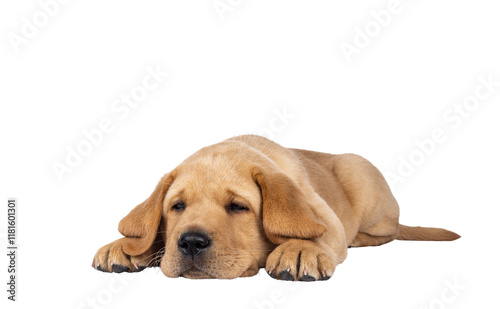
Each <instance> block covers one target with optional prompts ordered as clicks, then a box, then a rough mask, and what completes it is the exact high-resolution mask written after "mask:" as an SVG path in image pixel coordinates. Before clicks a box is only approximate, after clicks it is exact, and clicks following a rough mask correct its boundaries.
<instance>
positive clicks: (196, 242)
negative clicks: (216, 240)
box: [177, 232, 210, 258]
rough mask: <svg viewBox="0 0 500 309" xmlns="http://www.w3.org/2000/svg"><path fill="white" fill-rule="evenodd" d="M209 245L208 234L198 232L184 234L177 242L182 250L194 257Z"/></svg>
mask: <svg viewBox="0 0 500 309" xmlns="http://www.w3.org/2000/svg"><path fill="white" fill-rule="evenodd" d="M209 246H210V238H209V237H208V235H206V234H204V233H197V232H188V233H184V234H182V236H181V237H180V238H179V242H178V243H177V247H178V248H179V251H180V252H182V253H183V254H185V255H188V256H190V257H193V258H194V257H195V256H196V255H198V254H200V253H201V252H202V251H203V250H205V249H206V248H208V247H209Z"/></svg>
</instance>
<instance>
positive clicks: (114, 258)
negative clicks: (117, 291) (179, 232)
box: [92, 237, 164, 273]
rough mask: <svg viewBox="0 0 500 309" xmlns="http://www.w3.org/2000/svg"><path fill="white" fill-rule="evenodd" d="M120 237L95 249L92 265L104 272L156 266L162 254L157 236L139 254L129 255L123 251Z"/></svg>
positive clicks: (162, 246)
mask: <svg viewBox="0 0 500 309" xmlns="http://www.w3.org/2000/svg"><path fill="white" fill-rule="evenodd" d="M125 239H126V237H124V238H120V239H118V240H116V241H114V242H112V243H110V244H107V245H106V246H104V247H102V248H100V249H99V250H97V253H96V254H95V256H94V260H93V262H92V267H94V268H95V269H97V270H100V271H104V272H115V273H121V272H139V271H142V270H144V269H145V268H146V267H154V266H158V265H159V262H160V260H161V256H162V255H163V248H164V245H163V240H162V239H161V237H158V238H157V239H156V240H155V242H154V243H153V245H152V246H151V247H150V248H149V249H148V250H146V252H144V253H143V254H141V255H138V256H130V255H127V254H126V253H125V252H123V249H122V242H123V241H124V240H125Z"/></svg>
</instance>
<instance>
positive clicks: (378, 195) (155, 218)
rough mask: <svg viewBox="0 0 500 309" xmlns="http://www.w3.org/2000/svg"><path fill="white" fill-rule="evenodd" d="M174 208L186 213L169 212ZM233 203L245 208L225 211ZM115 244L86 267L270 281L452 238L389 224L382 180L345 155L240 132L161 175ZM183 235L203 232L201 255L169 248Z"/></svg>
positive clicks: (394, 211) (314, 275)
mask: <svg viewBox="0 0 500 309" xmlns="http://www.w3.org/2000/svg"><path fill="white" fill-rule="evenodd" d="M181 201H182V202H183V203H184V204H185V205H186V208H185V209H184V210H183V211H175V210H173V209H172V206H173V205H175V204H177V203H179V202H181ZM231 203H236V204H238V205H243V206H245V207H247V208H248V209H249V210H248V211H243V212H231V211H229V210H228V205H230V204H231ZM119 231H120V232H121V233H122V234H123V236H125V237H123V238H121V239H119V240H117V241H115V242H113V243H111V244H109V245H106V246H104V247H102V248H101V249H99V250H98V252H97V253H96V256H95V257H94V261H93V264H92V265H93V266H94V267H96V268H98V269H100V270H104V271H124V270H126V271H130V272H132V271H138V270H142V269H143V268H144V267H146V266H160V268H161V270H162V272H163V273H164V274H165V275H166V276H169V277H178V276H184V277H188V278H236V277H240V276H252V275H255V274H256V273H257V272H258V270H259V268H262V267H266V270H267V271H268V272H269V273H270V274H271V275H272V276H273V277H275V278H278V279H286V280H316V279H327V278H329V277H330V276H331V275H332V274H333V272H334V270H335V267H336V266H337V265H338V264H340V263H342V262H343V261H344V259H345V258H346V256H347V247H348V246H355V247H361V246H375V245H381V244H384V243H387V242H390V241H392V240H394V239H401V240H454V239H457V238H458V237H460V236H458V235H457V234H455V233H453V232H450V231H447V230H444V229H438V228H422V227H407V226H404V225H400V224H399V206H398V204H397V202H396V200H395V198H394V197H393V195H392V193H391V191H390V189H389V186H388V185H387V183H386V181H385V180H384V178H383V176H382V174H381V173H380V172H379V171H378V170H377V168H375V167H374V166H373V165H372V164H371V163H370V162H368V161H367V160H365V159H364V158H362V157H360V156H357V155H354V154H343V155H331V154H326V153H319V152H313V151H307V150H300V149H288V148H284V147H282V146H280V145H278V144H276V143H274V142H271V141H269V140H267V139H265V138H263V137H259V136H253V135H245V136H238V137H235V138H231V139H228V140H226V141H223V142H221V143H219V144H215V145H212V146H208V147H205V148H203V149H201V150H199V151H198V152H196V153H195V154H193V155H192V156H190V157H189V158H188V159H186V160H185V161H184V162H182V163H181V164H180V165H179V166H178V167H176V168H175V169H174V170H173V171H172V172H170V173H168V174H166V175H165V176H164V177H163V178H162V179H161V181H160V182H159V184H158V185H157V187H156V189H155V190H154V192H153V194H152V195H151V196H150V197H149V198H148V199H146V201H144V202H143V203H141V204H139V205H138V206H137V207H136V208H134V209H133V210H132V211H131V212H130V213H129V214H128V215H127V216H126V217H125V218H123V219H122V221H121V222H120V224H119ZM189 231H202V232H204V233H206V234H207V235H209V237H210V239H211V245H210V247H209V248H208V250H207V251H206V252H204V253H203V255H202V256H201V257H197V258H193V259H191V257H188V258H186V256H183V255H182V254H181V253H180V252H179V250H178V248H177V247H178V240H179V238H180V236H181V235H182V234H183V233H185V232H189Z"/></svg>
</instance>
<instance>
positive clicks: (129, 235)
mask: <svg viewBox="0 0 500 309" xmlns="http://www.w3.org/2000/svg"><path fill="white" fill-rule="evenodd" d="M174 174H175V172H171V173H169V174H165V175H164V176H163V177H162V178H161V180H160V182H159V183H158V185H156V188H155V190H154V191H153V193H152V194H151V196H150V197H148V198H147V199H146V200H145V201H144V202H142V203H141V204H139V205H137V206H136V207H135V208H134V209H132V211H131V212H130V213H129V214H128V215H127V216H126V217H125V218H123V219H122V220H121V221H120V224H119V225H118V230H119V231H120V233H121V234H122V235H123V236H125V238H124V239H123V243H122V250H123V252H125V253H126V254H128V255H132V256H136V255H139V254H142V253H144V252H146V250H148V249H149V248H150V247H151V246H152V245H153V242H154V241H155V239H156V236H157V234H158V227H159V225H160V220H161V216H162V208H163V207H162V205H163V199H164V197H165V194H166V192H167V190H168V188H169V187H170V185H171V184H172V182H173V181H174V178H175V176H174Z"/></svg>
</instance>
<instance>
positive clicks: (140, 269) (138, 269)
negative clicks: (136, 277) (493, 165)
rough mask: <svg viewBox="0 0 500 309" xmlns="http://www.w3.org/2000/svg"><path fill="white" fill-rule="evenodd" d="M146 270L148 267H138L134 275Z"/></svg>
mask: <svg viewBox="0 0 500 309" xmlns="http://www.w3.org/2000/svg"><path fill="white" fill-rule="evenodd" d="M144 269H146V266H137V268H136V269H134V273H138V272H140V271H143V270H144Z"/></svg>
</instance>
